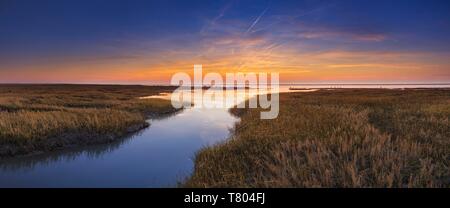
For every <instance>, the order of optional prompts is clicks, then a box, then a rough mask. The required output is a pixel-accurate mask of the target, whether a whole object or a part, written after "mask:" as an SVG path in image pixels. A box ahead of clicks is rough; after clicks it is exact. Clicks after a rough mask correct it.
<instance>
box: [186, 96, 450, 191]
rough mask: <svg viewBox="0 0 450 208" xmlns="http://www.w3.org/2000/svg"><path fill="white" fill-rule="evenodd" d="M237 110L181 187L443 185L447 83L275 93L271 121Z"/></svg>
mask: <svg viewBox="0 0 450 208" xmlns="http://www.w3.org/2000/svg"><path fill="white" fill-rule="evenodd" d="M259 111H260V109H249V110H244V111H242V110H236V109H233V110H232V112H233V113H235V114H237V115H238V116H240V117H241V122H240V123H238V124H236V127H235V132H234V136H233V137H232V138H231V139H230V140H228V141H227V142H226V143H223V144H221V145H217V146H214V147H209V148H205V149H203V150H202V151H200V152H199V153H198V154H197V156H196V160H195V170H194V173H193V175H192V177H191V178H189V179H188V180H187V181H186V182H185V183H184V185H185V186H187V187H450V169H449V165H450V164H449V163H450V121H449V118H450V90H437V89H433V90H412V89H411V90H382V89H379V90H369V89H366V90H351V89H347V90H328V91H327V90H321V91H317V92H310V93H290V94H281V96H280V114H279V116H278V118H277V119H275V120H260V113H259Z"/></svg>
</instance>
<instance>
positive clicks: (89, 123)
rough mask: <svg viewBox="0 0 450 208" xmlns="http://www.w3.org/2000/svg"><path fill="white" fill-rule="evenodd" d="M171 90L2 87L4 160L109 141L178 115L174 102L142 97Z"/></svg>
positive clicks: (0, 121) (0, 112)
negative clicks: (152, 119)
mask: <svg viewBox="0 0 450 208" xmlns="http://www.w3.org/2000/svg"><path fill="white" fill-rule="evenodd" d="M171 90H172V88H171V87H165V88H164V87H148V86H112V85H111V86H107V85H104V86H102V85H0V157H1V156H13V155H18V154H29V153H36V152H43V151H51V150H55V149H61V148H64V147H68V146H76V145H83V144H94V143H104V142H109V141H112V140H115V139H118V138H120V137H123V136H125V135H127V134H129V133H132V132H136V131H138V130H139V129H142V128H144V127H146V126H148V124H147V123H146V118H147V117H148V116H158V115H162V114H165V113H169V112H173V111H174V110H175V109H173V108H172V105H171V103H170V101H167V100H161V99H145V100H141V99H138V97H140V96H148V95H155V94H157V93H160V92H168V91H171Z"/></svg>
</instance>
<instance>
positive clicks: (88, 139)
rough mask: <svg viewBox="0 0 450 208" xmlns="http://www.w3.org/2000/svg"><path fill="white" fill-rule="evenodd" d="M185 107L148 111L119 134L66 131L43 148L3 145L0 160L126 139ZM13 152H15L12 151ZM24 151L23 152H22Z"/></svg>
mask: <svg viewBox="0 0 450 208" xmlns="http://www.w3.org/2000/svg"><path fill="white" fill-rule="evenodd" d="M182 110H183V109H173V110H172V111H164V112H160V113H148V114H147V116H146V119H145V122H143V123H140V124H134V125H131V126H128V127H127V128H126V129H124V130H123V131H122V132H120V133H119V134H114V133H108V134H102V135H92V134H89V133H78V134H77V133H64V134H62V135H60V136H55V137H50V138H48V139H47V140H46V141H48V142H46V144H39V145H42V146H43V149H42V148H40V149H35V150H26V149H24V148H23V147H20V146H17V145H16V146H13V145H9V146H8V145H2V146H0V160H2V159H10V158H20V157H32V156H36V155H41V154H46V153H50V152H55V151H61V150H68V149H71V148H80V147H87V146H91V145H101V144H108V143H112V142H116V141H118V140H122V139H126V138H128V137H131V136H133V135H134V134H136V133H139V132H140V131H142V130H144V129H146V128H148V127H150V126H151V123H149V121H148V120H150V119H164V118H166V117H171V116H173V115H174V114H177V113H179V112H181V111H182ZM11 152H13V153H11ZM22 152H23V153H22Z"/></svg>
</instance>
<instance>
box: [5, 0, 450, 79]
mask: <svg viewBox="0 0 450 208" xmlns="http://www.w3.org/2000/svg"><path fill="white" fill-rule="evenodd" d="M194 64H202V65H203V69H204V72H205V73H206V72H218V73H221V74H224V73H227V72H278V73H280V81H281V82H283V83H448V82H450V1H448V0H303V1H302V0H295V1H270V0H258V1H256V0H210V1H197V0H191V1H184V0H179V1H172V0H164V1H163V0H161V1H151V0H147V1H144V0H77V1H73V0H39V1H35V0H0V83H116V84H167V83H169V82H170V78H171V76H172V75H173V74H175V73H177V72H187V73H192V72H193V66H194Z"/></svg>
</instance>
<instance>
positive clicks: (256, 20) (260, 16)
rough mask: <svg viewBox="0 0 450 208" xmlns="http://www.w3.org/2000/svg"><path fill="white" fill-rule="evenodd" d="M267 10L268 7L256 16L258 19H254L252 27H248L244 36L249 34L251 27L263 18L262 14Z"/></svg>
mask: <svg viewBox="0 0 450 208" xmlns="http://www.w3.org/2000/svg"><path fill="white" fill-rule="evenodd" d="M268 9H269V7H267V8H266V9H264V11H263V12H262V13H261V14H260V15H259V16H258V18H256V19H255V21H254V22H253V24H252V25H250V27H249V28H248V29H247V31H246V32H245V34H247V33H248V32H250V31H251V30H252V29H253V27H254V26H255V25H256V24H257V23H258V22H259V20H260V19H261V18H262V17H263V16H264V14H265V13H266V12H267V10H268Z"/></svg>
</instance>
